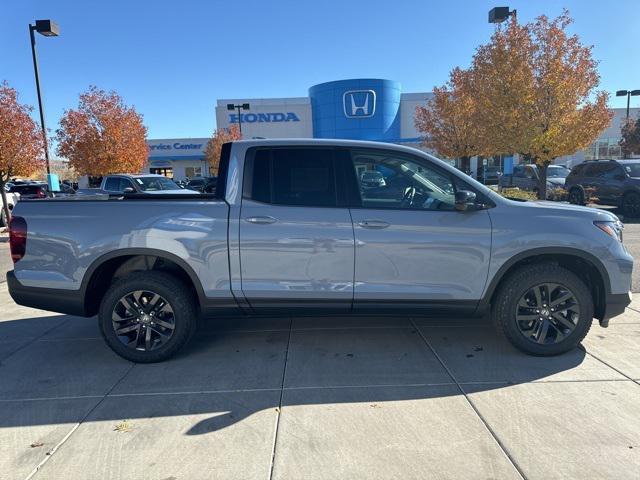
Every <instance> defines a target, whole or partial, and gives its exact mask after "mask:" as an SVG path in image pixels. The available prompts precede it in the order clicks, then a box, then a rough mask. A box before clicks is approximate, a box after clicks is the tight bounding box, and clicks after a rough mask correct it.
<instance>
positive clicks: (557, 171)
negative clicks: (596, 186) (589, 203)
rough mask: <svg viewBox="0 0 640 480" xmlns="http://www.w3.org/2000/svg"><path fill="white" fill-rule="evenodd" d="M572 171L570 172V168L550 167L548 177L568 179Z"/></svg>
mask: <svg viewBox="0 0 640 480" xmlns="http://www.w3.org/2000/svg"><path fill="white" fill-rule="evenodd" d="M570 171H571V170H569V169H568V168H564V167H558V166H554V165H550V166H549V168H548V169H547V177H552V178H567V175H569V172H570Z"/></svg>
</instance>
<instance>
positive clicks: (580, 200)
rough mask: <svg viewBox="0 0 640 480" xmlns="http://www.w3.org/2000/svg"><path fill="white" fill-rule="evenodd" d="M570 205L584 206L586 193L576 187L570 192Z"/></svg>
mask: <svg viewBox="0 0 640 480" xmlns="http://www.w3.org/2000/svg"><path fill="white" fill-rule="evenodd" d="M569 203H573V204H574V205H584V204H585V202H584V193H583V192H582V190H581V189H579V188H577V187H574V188H572V189H571V190H570V191H569Z"/></svg>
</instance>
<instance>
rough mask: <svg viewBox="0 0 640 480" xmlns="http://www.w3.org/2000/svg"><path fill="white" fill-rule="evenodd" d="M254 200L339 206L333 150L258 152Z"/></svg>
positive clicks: (254, 162)
mask: <svg viewBox="0 0 640 480" xmlns="http://www.w3.org/2000/svg"><path fill="white" fill-rule="evenodd" d="M252 175H253V178H252V182H251V192H250V195H249V196H250V198H251V199H253V200H257V201H260V202H265V203H274V204H278V205H297V206H308V207H335V206H336V205H337V202H336V180H335V171H334V161H333V150H331V149H322V148H317V149H316V148H281V149H273V150H258V151H257V152H256V154H255V156H254V160H253V171H252Z"/></svg>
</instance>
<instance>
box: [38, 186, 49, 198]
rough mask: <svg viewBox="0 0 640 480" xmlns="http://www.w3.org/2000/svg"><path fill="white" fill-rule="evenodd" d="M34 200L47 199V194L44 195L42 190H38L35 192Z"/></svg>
mask: <svg viewBox="0 0 640 480" xmlns="http://www.w3.org/2000/svg"><path fill="white" fill-rule="evenodd" d="M36 198H47V194H46V193H44V189H43V188H39V189H38V191H37V192H36Z"/></svg>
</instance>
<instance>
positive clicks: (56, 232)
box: [7, 139, 633, 362]
mask: <svg viewBox="0 0 640 480" xmlns="http://www.w3.org/2000/svg"><path fill="white" fill-rule="evenodd" d="M363 171H379V172H383V176H384V180H385V186H384V187H381V186H379V187H375V188H365V187H364V186H363V185H362V183H361V181H362V177H361V173H359V174H356V172H363ZM220 172H221V175H220V182H219V184H218V187H217V188H216V193H215V194H214V195H201V194H194V195H192V196H185V195H165V196H161V197H159V198H157V199H154V198H152V197H151V196H145V195H138V196H135V197H130V198H127V196H115V195H111V196H108V195H101V196H93V197H89V196H87V197H84V199H83V198H82V197H80V198H79V199H78V198H76V199H74V200H73V201H71V200H66V199H55V198H54V199H51V200H46V201H43V202H35V201H25V202H20V203H18V205H17V206H16V208H15V212H14V217H13V218H14V221H13V222H12V225H11V232H10V235H12V237H11V238H12V241H11V242H10V246H11V253H12V258H13V259H14V262H15V267H14V270H13V271H11V272H8V274H7V283H8V287H9V293H10V294H11V296H12V298H13V299H14V300H15V301H16V302H17V303H18V304H20V305H26V306H30V307H35V308H42V309H45V310H49V311H54V312H61V313H67V314H72V315H80V316H85V317H92V316H94V315H96V314H98V324H99V327H100V331H101V333H102V335H103V337H104V339H105V341H106V342H107V344H108V345H109V346H110V347H111V348H112V349H113V350H114V351H115V352H116V353H117V354H119V355H121V356H122V357H124V358H126V359H128V360H132V361H135V362H156V361H160V360H164V359H166V358H169V357H170V356H172V355H173V354H175V353H176V352H177V351H178V350H179V349H180V348H182V347H183V346H184V345H185V344H186V342H187V341H188V340H189V339H190V338H192V337H193V336H194V335H195V334H197V333H196V332H197V330H196V326H197V321H198V319H199V317H200V316H202V317H206V316H215V315H228V314H229V313H230V312H235V314H236V315H244V314H248V315H255V314H267V315H268V314H274V313H283V312H285V313H286V314H287V315H297V314H317V313H318V312H322V313H324V314H325V315H344V314H348V313H360V314H364V315H369V314H371V313H372V312H373V313H376V314H381V313H388V314H394V313H395V314H396V315H397V314H398V313H401V314H403V315H416V314H427V315H438V316H440V318H449V316H450V315H451V316H453V315H454V314H458V315H464V316H466V317H469V316H476V317H482V316H484V315H486V314H489V313H491V314H492V316H493V318H494V321H495V323H496V325H497V326H498V328H499V331H500V332H501V334H503V335H505V336H506V337H507V338H508V339H509V340H510V341H511V342H512V343H513V344H514V345H515V346H516V347H517V348H519V349H521V350H523V351H525V352H528V353H531V354H535V355H557V354H560V353H562V352H566V351H568V350H570V349H572V348H574V347H575V346H577V345H578V344H579V343H580V341H581V340H582V339H583V338H584V337H585V335H586V334H587V332H588V331H589V329H590V328H591V327H592V324H593V323H594V322H593V319H594V318H597V319H599V320H600V325H601V326H603V327H606V326H607V325H608V322H609V319H610V318H612V317H614V316H616V315H619V314H621V313H623V312H624V310H625V307H626V306H627V305H628V304H629V303H630V301H631V296H630V293H629V291H630V288H631V274H632V269H633V258H632V257H631V256H630V255H629V253H628V252H627V250H626V249H625V248H624V246H623V244H622V237H621V235H622V234H621V230H622V225H621V223H620V221H619V220H618V218H617V217H616V216H615V215H613V214H612V213H610V212H606V211H604V210H600V209H595V208H585V207H578V206H575V205H567V204H553V203H550V202H517V201H512V200H509V199H506V198H504V197H502V196H501V195H499V194H498V193H496V192H494V191H492V190H491V189H489V188H487V187H485V186H484V185H482V184H480V183H479V182H476V181H475V180H473V179H472V178H470V177H469V176H467V175H465V174H463V173H461V172H460V171H458V170H456V169H455V168H454V167H452V166H450V165H448V164H447V163H445V162H442V161H440V160H438V159H437V158H435V157H433V156H431V155H429V154H427V153H425V152H423V151H420V150H416V149H413V148H409V147H404V146H400V145H393V144H388V143H375V142H358V141H350V140H320V139H296V140H284V139H283V140H248V141H238V142H233V143H225V144H224V145H223V146H222V153H221V156H220ZM385 189H386V190H387V192H384V190H385ZM175 193H179V192H178V191H176V192H175ZM316 318H317V320H316V321H317V323H318V325H321V324H322V322H323V319H322V317H316ZM453 337H454V335H451V336H450V338H449V340H450V341H452V342H454V341H455V339H454V338H453ZM60 348H63V347H62V346H61V347H60Z"/></svg>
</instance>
